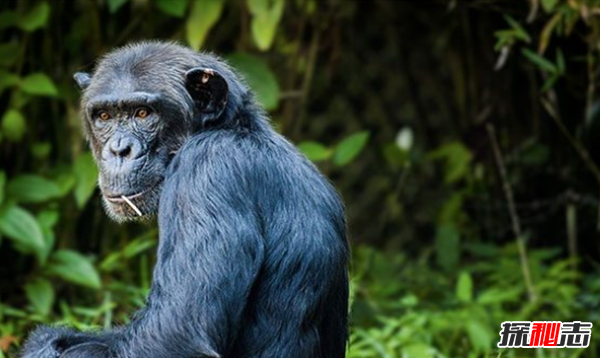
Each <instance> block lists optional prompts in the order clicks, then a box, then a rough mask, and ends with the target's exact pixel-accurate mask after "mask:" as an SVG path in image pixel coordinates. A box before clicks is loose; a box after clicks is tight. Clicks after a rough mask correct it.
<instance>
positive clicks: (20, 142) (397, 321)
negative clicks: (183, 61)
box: [0, 0, 600, 358]
mask: <svg viewBox="0 0 600 358" xmlns="http://www.w3.org/2000/svg"><path fill="white" fill-rule="evenodd" d="M141 39H167V40H173V41H179V42H181V43H184V44H188V45H189V46H191V47H193V48H196V49H202V50H206V51H212V52H215V53H217V54H220V55H222V56H223V57H224V58H225V59H227V60H228V61H229V62H230V63H231V64H232V65H233V66H235V67H236V68H237V69H238V70H239V71H240V73H242V74H243V75H244V76H245V77H246V79H247V82H248V83H249V85H250V86H251V87H252V88H253V89H254V90H255V91H256V93H257V95H258V99H259V101H260V102H261V103H262V104H263V105H264V106H265V108H266V109H267V110H268V111H269V112H270V114H271V116H272V118H273V124H274V125H275V126H276V128H277V129H278V130H279V131H280V132H281V133H283V134H284V135H286V136H287V137H288V138H290V140H291V141H293V142H294V143H295V144H296V145H297V146H298V147H299V148H300V149H301V150H302V151H303V152H304V153H305V154H306V155H307V156H308V157H309V158H310V159H311V160H313V161H314V162H315V163H316V164H317V165H318V166H319V167H320V169H321V170H322V171H323V172H324V173H325V174H326V175H327V176H328V177H329V178H330V179H331V180H332V181H333V182H334V183H335V185H336V186H337V187H338V188H339V190H340V192H341V193H342V195H343V196H344V199H345V202H346V205H347V213H348V219H349V236H350V241H351V244H352V247H353V265H352V267H351V271H352V302H351V312H350V315H351V324H352V327H351V329H352V335H351V339H350V342H349V350H348V357H349V358H359V357H365V358H368V357H403V358H404V357H406V358H428V357H432V358H433V357H457V358H462V357H469V358H471V357H473V358H474V357H557V358H558V357H598V356H600V349H599V348H600V334H598V332H595V333H593V334H592V341H591V343H590V346H589V348H587V349H503V350H498V349H497V348H496V343H497V342H498V340H499V335H498V332H499V330H500V324H501V323H502V322H503V321H506V320H560V321H574V320H581V321H591V322H593V323H594V324H595V327H600V201H599V200H600V169H599V166H600V145H598V144H597V143H598V139H599V138H600V137H599V136H600V95H599V91H598V85H599V84H600V79H599V74H600V1H598V0H529V1H526V0H470V1H467V0H465V1H458V0H452V1H451V0H446V1H435V0H431V1H425V0H414V1H399V0H397V1H391V0H387V1H386V0H372V1H366V0H365V1H354V0H289V1H285V0H237V1H233V0H229V1H228V0H75V1H66V0H65V1H58V0H55V1H50V0H20V1H18V0H2V1H0V357H15V356H16V352H17V351H18V348H19V346H20V345H21V344H22V343H23V341H24V338H25V337H26V334H27V332H28V331H29V330H30V329H32V328H33V327H35V326H36V325H38V324H44V323H53V324H66V325H71V326H75V327H77V328H80V329H94V328H109V327H111V326H114V325H119V324H123V323H126V322H127V321H128V317H129V315H130V314H131V313H132V312H133V311H135V310H136V309H137V308H138V307H140V306H141V305H143V303H144V296H145V294H146V292H147V291H148V288H149V285H150V279H151V269H152V265H153V259H154V251H155V248H156V244H157V230H156V227H155V225H153V224H127V225H117V224H115V223H112V222H110V221H109V220H108V218H107V216H106V215H105V214H104V212H103V210H102V207H101V201H100V198H99V193H98V190H97V187H96V175H97V172H96V167H95V165H94V163H93V162H92V159H91V156H90V154H89V151H88V148H87V145H86V142H85V138H84V137H83V136H82V130H81V124H80V119H79V117H78V99H79V92H78V90H77V89H76V87H75V85H74V83H73V80H72V74H73V73H74V72H75V71H80V70H87V71H89V70H93V66H94V61H95V59H97V58H98V57H99V56H100V55H102V54H104V53H106V52H107V51H109V50H110V49H113V48H114V47H117V46H122V45H125V44H127V43H128V42H130V41H134V40H141Z"/></svg>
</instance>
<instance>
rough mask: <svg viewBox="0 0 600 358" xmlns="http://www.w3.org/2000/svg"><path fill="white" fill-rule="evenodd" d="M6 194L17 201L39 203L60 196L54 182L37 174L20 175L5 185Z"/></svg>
mask: <svg viewBox="0 0 600 358" xmlns="http://www.w3.org/2000/svg"><path fill="white" fill-rule="evenodd" d="M6 188H7V194H8V195H9V196H10V197H11V198H13V199H15V200H16V201H18V202H23V203H39V202H43V201H47V200H49V199H52V198H57V197H59V196H60V194H61V192H60V189H59V187H58V185H56V184H55V183H54V182H52V181H50V180H48V179H45V178H42V177H40V176H37V175H20V176H18V177H15V178H13V179H12V180H10V182H9V183H8V185H7V187H6Z"/></svg>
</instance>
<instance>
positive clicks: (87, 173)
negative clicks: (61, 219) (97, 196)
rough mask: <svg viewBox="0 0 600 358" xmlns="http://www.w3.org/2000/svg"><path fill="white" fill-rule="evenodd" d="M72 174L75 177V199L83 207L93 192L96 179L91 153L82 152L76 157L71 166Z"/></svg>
mask: <svg viewBox="0 0 600 358" xmlns="http://www.w3.org/2000/svg"><path fill="white" fill-rule="evenodd" d="M73 174H74V175H75V178H76V184H75V200H76V201H77V206H78V207H79V208H83V207H84V206H85V204H86V203H87V201H88V200H89V199H90V196H92V194H93V193H94V189H95V188H96V182H97V181H98V168H97V167H96V163H94V158H93V157H92V154H91V153H89V152H88V153H85V154H82V155H80V156H79V158H77V160H76V161H75V164H74V166H73Z"/></svg>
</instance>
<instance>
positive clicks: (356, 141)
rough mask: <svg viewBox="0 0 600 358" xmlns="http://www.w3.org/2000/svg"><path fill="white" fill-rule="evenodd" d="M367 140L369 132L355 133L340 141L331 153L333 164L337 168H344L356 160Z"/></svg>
mask: <svg viewBox="0 0 600 358" xmlns="http://www.w3.org/2000/svg"><path fill="white" fill-rule="evenodd" d="M368 140H369V132H367V131H363V132H358V133H355V134H353V135H351V136H349V137H347V138H346V139H344V140H343V141H341V142H340V143H339V144H338V145H337V146H336V147H335V150H334V152H333V162H334V163H335V164H336V165H338V166H344V165H346V164H348V163H350V162H351V161H352V160H353V159H354V158H356V157H357V156H358V155H359V154H360V152H361V151H362V150H363V148H364V147H365V145H366V144H367V141H368Z"/></svg>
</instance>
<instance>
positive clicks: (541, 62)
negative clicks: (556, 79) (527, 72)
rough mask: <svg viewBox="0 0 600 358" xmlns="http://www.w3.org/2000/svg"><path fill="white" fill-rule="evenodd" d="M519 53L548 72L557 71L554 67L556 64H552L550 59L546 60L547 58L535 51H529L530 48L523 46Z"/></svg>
mask: <svg viewBox="0 0 600 358" xmlns="http://www.w3.org/2000/svg"><path fill="white" fill-rule="evenodd" d="M521 53H522V54H523V56H525V57H526V58H527V59H528V60H529V61H531V62H532V63H533V64H534V65H536V66H537V67H538V68H539V69H540V70H542V71H546V72H550V73H557V72H558V68H557V67H556V65H554V64H553V63H552V62H551V61H548V60H547V59H545V58H543V57H542V56H540V55H538V54H537V53H535V52H533V51H531V50H530V49H528V48H524V49H522V50H521Z"/></svg>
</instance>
